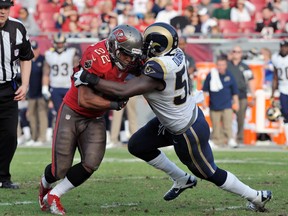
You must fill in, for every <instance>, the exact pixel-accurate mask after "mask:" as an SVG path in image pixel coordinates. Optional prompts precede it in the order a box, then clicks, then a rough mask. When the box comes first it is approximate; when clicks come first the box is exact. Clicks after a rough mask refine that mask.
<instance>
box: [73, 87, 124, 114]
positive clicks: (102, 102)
mask: <svg viewBox="0 0 288 216" xmlns="http://www.w3.org/2000/svg"><path fill="white" fill-rule="evenodd" d="M127 101H128V100H126V99H123V100H117V101H116V100H115V101H113V100H112V101H111V100H109V99H106V98H105V97H103V94H102V93H100V92H95V90H93V89H91V88H89V87H87V86H84V85H83V86H80V87H79V88H78V104H79V105H80V106H81V107H84V108H87V109H93V110H121V109H122V108H123V107H125V106H126V104H127Z"/></svg>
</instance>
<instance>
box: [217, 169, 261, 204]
mask: <svg viewBox="0 0 288 216" xmlns="http://www.w3.org/2000/svg"><path fill="white" fill-rule="evenodd" d="M220 188H222V189H223V190H226V191H229V192H231V193H234V194H237V195H240V196H241V197H243V198H245V199H248V200H250V201H252V200H254V199H255V198H256V197H257V191H256V190H254V189H252V188H250V187H249V186H248V185H246V184H244V183H243V182H241V181H240V180H239V179H238V178H237V177H236V176H235V175H233V174H232V173H230V172H228V171H227V178H226V181H225V182H224V184H223V185H221V186H220Z"/></svg>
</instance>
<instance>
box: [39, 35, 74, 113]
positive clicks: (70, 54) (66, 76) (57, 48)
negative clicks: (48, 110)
mask: <svg viewBox="0 0 288 216" xmlns="http://www.w3.org/2000/svg"><path fill="white" fill-rule="evenodd" d="M53 44H54V47H53V48H51V49H49V50H48V51H46V52H45V63H44V66H43V73H44V74H43V81H42V85H43V87H42V94H43V96H44V97H45V98H46V99H47V100H48V99H50V97H51V100H52V102H53V105H54V109H55V111H56V112H57V111H58V109H59V107H60V105H61V103H62V100H63V98H64V96H65V94H66V92H67V91H68V89H69V88H70V85H71V75H72V72H73V67H74V66H76V65H78V63H79V55H78V50H77V49H76V48H74V47H69V48H68V47H66V38H65V35H64V34H63V33H60V32H59V33H56V34H55V35H54V38H53Z"/></svg>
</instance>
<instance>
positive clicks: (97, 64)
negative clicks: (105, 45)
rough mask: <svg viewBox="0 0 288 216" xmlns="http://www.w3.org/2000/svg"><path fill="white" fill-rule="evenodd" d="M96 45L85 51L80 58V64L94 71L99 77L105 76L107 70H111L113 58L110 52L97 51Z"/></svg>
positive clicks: (91, 71)
mask: <svg viewBox="0 0 288 216" xmlns="http://www.w3.org/2000/svg"><path fill="white" fill-rule="evenodd" d="M96 46H97V45H95V46H90V47H88V48H87V49H86V51H85V52H84V53H83V55H82V58H81V60H80V65H81V67H82V68H84V69H85V70H87V71H88V72H90V73H94V74H96V75H97V76H99V77H105V73H106V71H109V69H110V68H111V60H110V57H109V55H108V53H105V52H103V53H100V54H99V53H97V52H95V49H97V47H96Z"/></svg>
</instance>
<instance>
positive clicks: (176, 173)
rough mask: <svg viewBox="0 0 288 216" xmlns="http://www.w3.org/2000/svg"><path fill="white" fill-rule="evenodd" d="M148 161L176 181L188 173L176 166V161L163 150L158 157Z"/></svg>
mask: <svg viewBox="0 0 288 216" xmlns="http://www.w3.org/2000/svg"><path fill="white" fill-rule="evenodd" d="M147 163H148V164H150V165H151V166H153V167H155V168H156V169H160V170H162V171H164V172H165V173H166V174H167V175H169V176H170V177H171V178H172V179H173V180H174V181H176V180H177V179H179V178H182V177H183V176H185V175H186V172H184V171H183V170H181V169H180V168H179V167H178V166H176V164H175V163H173V162H172V161H170V160H169V159H168V158H167V157H166V155H165V154H164V153H163V152H161V153H160V154H159V155H158V156H157V157H156V158H154V159H153V160H151V161H148V162H147Z"/></svg>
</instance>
